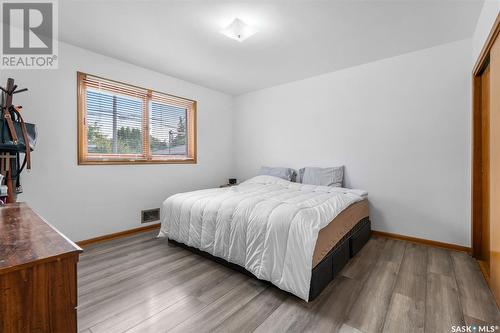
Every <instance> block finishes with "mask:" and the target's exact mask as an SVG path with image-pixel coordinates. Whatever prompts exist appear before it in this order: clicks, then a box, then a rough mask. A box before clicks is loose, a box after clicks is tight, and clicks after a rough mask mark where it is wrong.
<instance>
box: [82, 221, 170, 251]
mask: <svg viewBox="0 0 500 333" xmlns="http://www.w3.org/2000/svg"><path fill="white" fill-rule="evenodd" d="M159 227H160V223H155V224H151V225H147V226H144V227H139V228H134V229H129V230H124V231H120V232H115V233H112V234H108V235H103V236H99V237H95V238H90V239H85V240H81V241H79V242H76V244H78V245H79V246H81V247H84V246H86V245H90V244H94V243H101V242H106V241H110V240H112V239H117V238H122V237H127V236H131V235H135V234H139V233H141V232H146V231H150V230H154V229H158V228H159Z"/></svg>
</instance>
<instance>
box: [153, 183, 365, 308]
mask: <svg viewBox="0 0 500 333" xmlns="http://www.w3.org/2000/svg"><path fill="white" fill-rule="evenodd" d="M159 237H166V238H168V240H169V242H171V243H174V244H177V245H180V246H183V247H186V248H189V249H191V250H193V251H194V252H197V253H200V254H202V255H205V256H208V257H210V258H213V259H216V260H217V261H219V262H222V263H225V264H227V265H229V266H231V267H233V268H236V269H239V270H241V271H244V272H246V273H249V274H251V275H253V276H255V277H256V278H258V279H261V280H265V281H269V282H270V283H272V284H274V285H276V286H277V287H278V288H280V289H282V290H285V291H288V292H290V293H292V294H294V295H296V296H298V297H300V298H302V299H303V300H305V301H311V300H313V299H314V298H315V297H316V296H317V295H319V293H320V292H321V290H323V289H324V288H325V287H326V286H327V285H328V283H329V282H330V281H331V280H332V279H333V278H334V277H335V275H336V274H338V272H339V271H340V270H341V269H342V267H343V266H344V265H345V264H346V263H347V261H348V260H349V258H350V257H352V256H354V255H355V254H356V253H357V251H359V249H360V248H361V247H362V246H363V244H364V243H366V241H367V240H368V239H369V237H370V220H369V214H368V202H367V193H366V192H365V191H361V190H353V189H345V188H339V187H327V186H313V185H304V184H299V183H293V182H289V181H286V180H283V179H280V178H277V177H271V176H257V177H254V178H251V179H249V180H247V181H245V182H243V183H241V184H240V185H238V186H234V187H228V188H216V189H207V190H200V191H193V192H187V193H179V194H176V195H173V196H171V197H169V198H168V199H167V200H165V202H164V203H163V206H162V209H161V229H160V233H159Z"/></svg>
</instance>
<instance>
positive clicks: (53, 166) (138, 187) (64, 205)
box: [0, 43, 233, 241]
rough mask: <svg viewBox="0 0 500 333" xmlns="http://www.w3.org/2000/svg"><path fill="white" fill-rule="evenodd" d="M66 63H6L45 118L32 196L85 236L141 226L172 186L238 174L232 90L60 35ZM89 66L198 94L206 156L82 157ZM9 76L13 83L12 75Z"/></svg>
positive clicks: (191, 186)
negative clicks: (175, 159)
mask: <svg viewBox="0 0 500 333" xmlns="http://www.w3.org/2000/svg"><path fill="white" fill-rule="evenodd" d="M59 59H60V60H59V69H58V70H17V71H1V72H0V80H1V81H2V82H4V81H5V80H6V79H7V77H14V78H15V79H16V83H18V84H19V86H20V87H28V88H29V93H25V94H20V95H16V97H15V103H16V104H21V105H23V107H24V110H25V111H24V112H25V118H26V120H27V121H29V122H34V123H36V124H37V126H38V130H39V141H38V145H37V147H36V151H35V152H34V153H33V155H32V158H33V170H32V171H31V172H30V173H25V174H24V177H23V181H24V182H23V186H24V190H25V193H24V194H23V195H22V196H21V197H20V198H19V199H20V200H22V201H27V202H28V203H29V204H30V205H31V206H32V207H33V208H34V209H35V210H36V211H37V212H38V213H39V214H41V215H42V216H43V217H45V218H46V219H47V220H48V221H50V222H51V223H52V224H53V225H55V226H56V227H57V228H59V229H60V230H61V231H62V232H63V233H65V234H66V235H67V236H68V237H70V238H71V239H73V240H75V241H77V240H82V239H88V238H91V237H95V236H99V235H103V234H108V233H112V232H117V231H121V230H126V229H131V228H134V227H139V226H140V211H141V210H142V209H146V208H155V207H160V203H161V202H162V201H163V200H164V199H165V198H167V197H168V196H169V195H170V194H173V193H177V192H181V191H189V190H195V189H200V188H206V187H211V186H217V185H219V184H222V183H223V182H224V181H225V180H226V179H227V178H228V177H230V176H231V175H232V174H231V173H230V171H231V169H232V165H231V163H232V159H231V152H232V144H231V142H232V141H231V136H232V129H231V124H232V120H231V116H232V106H233V104H232V103H233V100H232V97H231V96H228V95H225V94H222V93H219V92H216V91H213V90H210V89H206V88H203V87H200V86H197V85H194V84H191V83H188V82H185V81H181V80H178V79H175V78H172V77H168V76H165V75H161V74H158V73H155V72H153V71H149V70H146V69H143V68H140V67H136V66H133V65H130V64H127V63H124V62H120V61H118V60H115V59H112V58H108V57H105V56H102V55H98V54H96V53H92V52H89V51H86V50H83V49H80V48H77V47H74V46H70V45H67V44H63V43H60V53H59ZM77 71H82V72H86V73H90V74H95V75H99V76H103V77H106V78H110V79H114V80H118V81H123V82H127V83H131V84H135V85H138V86H142V87H146V88H151V89H154V90H158V91H163V92H167V93H171V94H174V95H178V96H183V97H186V98H190V99H194V100H197V101H198V122H197V125H198V164H195V165H175V164H163V165H124V166H78V165H77V152H76V147H77V135H76V133H77V131H76V127H77V121H76V119H77V118H76V115H77V109H76V72H77ZM4 84H5V83H4Z"/></svg>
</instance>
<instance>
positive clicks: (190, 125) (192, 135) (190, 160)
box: [77, 72, 197, 165]
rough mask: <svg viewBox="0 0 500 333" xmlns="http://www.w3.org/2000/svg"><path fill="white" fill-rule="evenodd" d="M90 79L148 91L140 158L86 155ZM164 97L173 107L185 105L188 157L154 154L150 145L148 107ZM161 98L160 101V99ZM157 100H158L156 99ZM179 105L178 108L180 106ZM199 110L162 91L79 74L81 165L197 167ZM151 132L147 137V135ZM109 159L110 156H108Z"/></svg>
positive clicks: (78, 102) (79, 163)
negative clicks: (86, 79)
mask: <svg viewBox="0 0 500 333" xmlns="http://www.w3.org/2000/svg"><path fill="white" fill-rule="evenodd" d="M87 76H91V77H94V78H98V79H102V80H106V81H108V82H113V83H116V84H118V85H122V86H128V87H130V88H133V89H141V90H145V91H147V94H148V99H147V100H146V104H147V105H146V106H144V108H143V110H144V112H143V115H142V133H143V145H144V147H145V148H144V149H143V152H144V154H143V155H142V157H140V158H138V157H137V155H130V156H127V155H125V154H120V157H116V156H114V154H98V155H99V156H95V157H92V156H91V155H90V156H89V154H88V152H87V126H86V113H87V109H86V93H85V92H86V87H85V83H84V82H85V78H86V77H87ZM153 95H156V96H161V97H163V98H165V100H169V101H170V102H171V104H173V105H175V104H176V101H177V102H179V103H180V104H182V107H185V108H186V110H187V121H186V128H187V133H188V135H187V140H188V141H187V145H188V154H187V156H182V157H179V156H178V155H152V154H151V151H150V146H149V140H150V139H149V113H150V112H149V111H150V110H149V104H150V101H151V100H152V96H153ZM161 97H159V98H161ZM153 100H155V99H153ZM180 104H179V105H180ZM196 109H197V102H196V101H194V100H191V99H187V98H183V97H179V96H174V95H171V94H166V93H163V92H159V91H155V90H152V89H145V88H142V87H139V86H134V85H131V84H128V83H123V82H119V81H115V80H110V79H106V78H103V77H100V76H97V75H92V74H87V73H82V72H77V113H78V121H77V123H78V140H77V141H78V144H77V151H78V165H115V164H196V163H197V151H196V145H197V133H196V132H197V128H196ZM146 133H148V134H146ZM108 156H109V157H108Z"/></svg>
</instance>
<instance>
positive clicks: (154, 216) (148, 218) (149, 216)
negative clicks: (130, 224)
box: [141, 208, 160, 223]
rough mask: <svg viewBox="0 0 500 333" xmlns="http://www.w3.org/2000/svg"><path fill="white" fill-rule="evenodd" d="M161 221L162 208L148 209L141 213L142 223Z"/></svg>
mask: <svg viewBox="0 0 500 333" xmlns="http://www.w3.org/2000/svg"><path fill="white" fill-rule="evenodd" d="M159 220H160V208H154V209H146V210H143V211H141V223H149V222H155V221H159Z"/></svg>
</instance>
